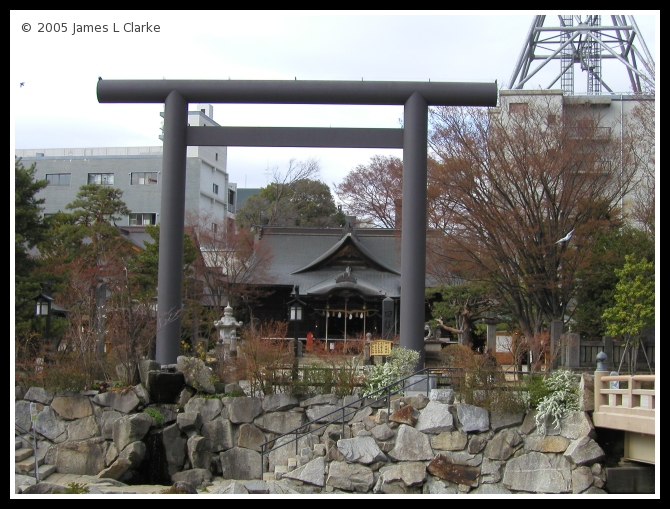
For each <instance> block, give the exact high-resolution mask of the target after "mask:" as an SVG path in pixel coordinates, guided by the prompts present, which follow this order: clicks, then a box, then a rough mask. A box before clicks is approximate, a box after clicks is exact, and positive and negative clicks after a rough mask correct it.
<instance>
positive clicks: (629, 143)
mask: <svg viewBox="0 0 670 509" xmlns="http://www.w3.org/2000/svg"><path fill="white" fill-rule="evenodd" d="M649 94H650V95H651V96H653V95H654V91H653V90H651V91H649ZM638 99H639V102H638V104H637V105H636V106H635V107H634V108H633V111H632V112H631V115H630V116H629V119H628V128H627V130H626V136H625V137H624V140H623V142H624V143H625V144H626V148H627V150H629V151H630V152H631V154H632V157H634V158H636V159H637V160H638V161H639V171H638V174H637V175H636V178H635V188H634V190H633V193H632V205H631V207H630V217H631V218H632V219H633V221H634V222H635V224H636V226H638V227H639V228H640V229H642V230H643V231H645V232H646V233H647V234H648V235H649V236H650V237H651V238H652V239H653V238H654V236H655V222H656V221H655V219H656V196H655V195H656V101H655V100H653V99H650V98H649V96H640V97H639V98H638Z"/></svg>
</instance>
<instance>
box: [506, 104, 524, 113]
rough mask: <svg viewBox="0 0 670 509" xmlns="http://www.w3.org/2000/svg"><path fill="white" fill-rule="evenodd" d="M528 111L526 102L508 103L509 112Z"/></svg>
mask: <svg viewBox="0 0 670 509" xmlns="http://www.w3.org/2000/svg"><path fill="white" fill-rule="evenodd" d="M527 111H528V103H509V112H510V113H526V112H527Z"/></svg>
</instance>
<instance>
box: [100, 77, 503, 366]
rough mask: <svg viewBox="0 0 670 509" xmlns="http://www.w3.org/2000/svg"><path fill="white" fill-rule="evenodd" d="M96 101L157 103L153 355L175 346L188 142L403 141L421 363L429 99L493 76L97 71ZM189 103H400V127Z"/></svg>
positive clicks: (172, 353)
mask: <svg viewBox="0 0 670 509" xmlns="http://www.w3.org/2000/svg"><path fill="white" fill-rule="evenodd" d="M97 96H98V102H99V103H164V104H165V113H164V130H163V171H162V174H163V188H162V195H161V225H160V226H161V235H160V240H159V242H160V250H159V255H158V318H157V333H156V361H157V362H159V363H160V364H161V365H166V364H175V363H176V362H177V356H178V355H179V348H180V329H181V316H180V314H179V313H178V311H179V310H180V309H181V292H182V278H181V272H182V266H183V252H184V245H183V244H184V235H183V233H184V215H185V210H184V208H185V180H186V148H187V147H188V146H238V147H328V148H401V149H403V187H402V203H403V207H402V226H403V228H402V239H401V246H400V255H401V261H400V271H401V274H400V286H401V295H402V303H401V306H400V323H401V328H400V345H401V346H403V347H405V348H408V349H411V350H416V351H418V352H419V360H418V362H417V369H420V368H423V367H424V361H425V353H424V342H423V336H424V330H423V328H424V300H425V298H424V292H425V278H426V226H427V224H426V187H427V159H428V106H489V107H494V106H496V104H497V99H498V90H497V85H496V84H495V83H446V82H404V81H256V80H103V79H99V80H98V83H97ZM189 103H213V104H216V103H245V104H350V105H351V104H353V105H387V106H388V105H393V106H404V128H402V129H400V128H395V129H376V128H375V129H373V128H310V127H305V128H303V127H299V128H291V127H207V128H205V127H190V126H188V124H187V120H188V105H189Z"/></svg>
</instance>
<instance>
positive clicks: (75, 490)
mask: <svg viewBox="0 0 670 509" xmlns="http://www.w3.org/2000/svg"><path fill="white" fill-rule="evenodd" d="M88 492H89V490H88V485H87V484H84V483H77V482H71V483H69V484H68V485H67V488H65V489H64V490H63V492H62V493H63V494H64V495H85V494H88Z"/></svg>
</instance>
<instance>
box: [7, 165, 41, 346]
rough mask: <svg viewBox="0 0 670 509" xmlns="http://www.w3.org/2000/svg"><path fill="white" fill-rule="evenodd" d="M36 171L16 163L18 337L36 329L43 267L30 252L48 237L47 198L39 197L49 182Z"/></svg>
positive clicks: (15, 258) (15, 295) (15, 256)
mask: <svg viewBox="0 0 670 509" xmlns="http://www.w3.org/2000/svg"><path fill="white" fill-rule="evenodd" d="M35 171H36V170H35V164H34V163H33V164H32V165H31V166H30V167H29V168H26V167H25V166H24V165H23V163H22V162H21V159H20V158H19V159H16V160H15V161H14V277H15V279H14V298H15V300H14V303H15V315H14V318H15V332H16V334H17V335H19V334H25V333H27V332H28V331H29V330H30V329H31V328H32V325H31V323H32V321H33V320H34V314H35V313H34V309H33V301H32V297H34V296H36V295H37V294H38V293H39V291H40V286H39V280H38V279H37V278H36V276H35V275H34V272H35V271H36V270H37V268H38V267H39V266H40V260H39V258H37V257H35V256H32V255H31V254H30V251H31V249H33V248H34V247H35V246H36V245H37V244H38V243H39V242H40V241H42V240H43V239H44V238H45V237H46V235H47V227H46V225H45V224H44V222H43V221H42V217H41V214H42V210H43V209H42V206H41V205H42V204H43V203H44V199H43V198H37V197H36V195H37V193H38V192H39V191H40V190H41V189H44V188H45V187H46V185H47V181H46V180H35Z"/></svg>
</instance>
